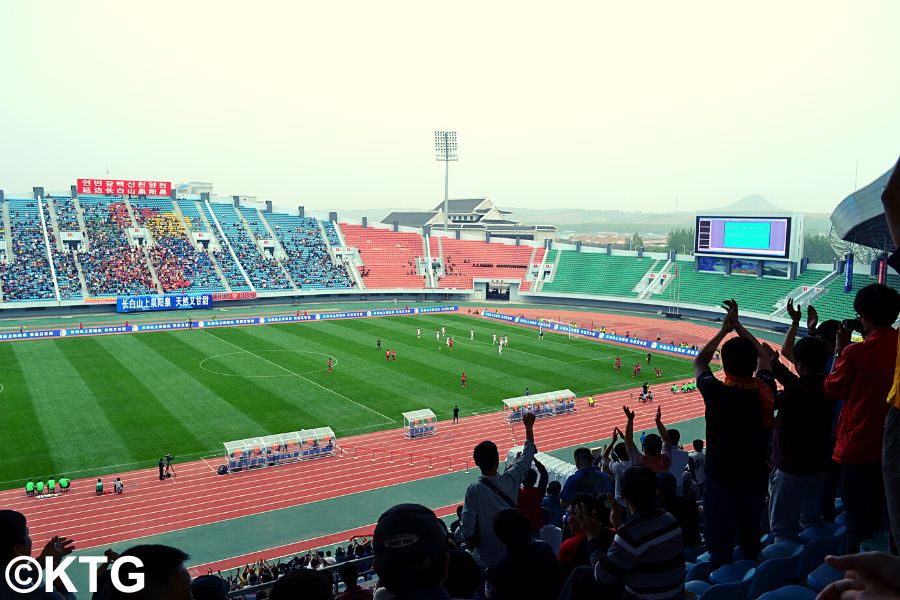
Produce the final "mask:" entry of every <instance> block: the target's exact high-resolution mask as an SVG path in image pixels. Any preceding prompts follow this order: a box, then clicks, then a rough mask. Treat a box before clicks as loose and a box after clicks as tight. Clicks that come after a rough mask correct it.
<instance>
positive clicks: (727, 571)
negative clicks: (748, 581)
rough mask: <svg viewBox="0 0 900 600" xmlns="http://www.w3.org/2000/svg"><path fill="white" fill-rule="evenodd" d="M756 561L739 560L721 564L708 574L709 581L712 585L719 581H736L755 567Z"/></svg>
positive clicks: (719, 582)
mask: <svg viewBox="0 0 900 600" xmlns="http://www.w3.org/2000/svg"><path fill="white" fill-rule="evenodd" d="M756 566H757V563H756V562H755V561H752V560H739V561H736V562H733V563H731V564H727V565H722V566H721V567H719V568H718V569H716V570H715V571H713V572H712V573H710V574H709V582H710V583H712V584H713V585H718V584H721V583H738V582H739V581H741V580H743V579H744V577H745V575H746V574H747V573H749V572H750V571H752V570H753V569H755V568H756Z"/></svg>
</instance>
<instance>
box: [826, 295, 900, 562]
mask: <svg viewBox="0 0 900 600" xmlns="http://www.w3.org/2000/svg"><path fill="white" fill-rule="evenodd" d="M853 308H854V310H856V313H857V314H858V315H859V320H860V321H861V323H862V330H863V331H862V333H863V338H864V339H863V341H862V342H861V343H859V344H851V343H850V335H851V334H852V329H850V328H848V327H847V325H849V324H850V323H848V322H847V321H845V322H844V323H842V324H841V328H840V330H839V331H838V335H837V341H836V344H835V361H834V367H832V370H831V373H830V374H829V375H828V377H827V378H826V379H825V394H826V395H827V396H828V397H829V398H831V400H833V401H835V402H837V401H839V400H841V399H845V403H844V408H843V410H841V416H840V418H839V419H838V423H837V428H836V430H835V437H836V442H835V447H834V461H835V462H836V463H838V464H839V465H840V466H841V490H842V498H843V501H844V507H845V509H846V512H847V552H848V553H851V554H852V553H856V552H859V544H860V542H862V541H863V540H865V539H866V538H868V537H869V536H871V535H872V534H875V533H878V532H879V531H881V529H882V523H883V519H884V512H885V508H886V505H885V494H884V479H883V477H882V471H881V458H882V457H881V451H882V438H883V433H884V423H885V417H886V416H887V412H888V407H889V405H888V404H887V402H886V400H887V398H888V394H889V393H890V391H891V385H892V383H893V372H894V365H895V361H896V358H897V331H896V330H894V329H893V328H892V327H891V325H892V324H893V323H894V321H896V320H897V315H898V314H900V294H898V293H897V290H894V289H892V288H889V287H887V286H885V285H881V284H878V283H873V284H872V285H867V286H866V287H864V288H862V289H861V290H859V292H857V294H856V298H855V299H854V301H853ZM857 327H858V324H857Z"/></svg>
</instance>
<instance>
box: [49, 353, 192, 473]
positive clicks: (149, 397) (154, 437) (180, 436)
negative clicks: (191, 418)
mask: <svg viewBox="0 0 900 600" xmlns="http://www.w3.org/2000/svg"><path fill="white" fill-rule="evenodd" d="M113 339H114V338H112V337H109V338H104V337H98V338H86V339H82V340H79V342H80V344H78V345H75V344H68V343H66V340H64V341H60V342H59V343H58V344H59V349H60V350H61V351H62V353H63V355H64V356H65V358H66V360H67V361H68V362H69V363H70V364H71V365H72V367H73V368H74V369H75V370H76V371H78V373H79V375H80V376H81V378H82V380H83V381H84V382H85V384H86V385H87V387H88V388H89V389H90V390H91V391H92V392H93V395H94V397H95V398H96V402H97V406H99V407H100V409H101V410H102V411H103V412H104V413H105V414H106V416H107V418H108V420H109V422H110V424H111V425H112V427H113V430H114V431H117V432H121V434H122V440H123V441H124V444H125V446H126V447H127V448H128V449H129V450H130V455H131V456H132V457H134V458H136V459H138V460H149V459H150V458H151V457H152V456H154V455H159V456H162V454H164V453H165V452H169V451H172V449H173V448H177V447H181V448H198V447H201V446H202V443H201V442H200V440H199V439H197V437H196V436H194V434H193V433H191V431H190V430H188V429H187V427H185V426H184V425H183V424H182V423H181V421H180V420H179V419H178V417H176V416H175V415H173V414H172V413H171V412H170V411H169V410H168V408H167V407H166V406H165V405H164V404H163V403H162V402H161V401H160V400H159V398H157V396H156V391H154V390H151V389H150V388H148V387H147V386H145V385H144V384H143V383H141V381H140V380H138V379H137V377H135V376H134V374H133V373H132V372H131V369H130V367H134V368H141V367H142V363H141V362H140V361H128V359H127V358H126V362H123V361H121V360H119V358H117V357H116V356H115V355H114V354H113V353H112V352H110V350H109V349H108V348H107V344H109V343H110V342H111V341H112V340H113ZM113 456H115V455H113ZM117 462H126V461H125V460H121V461H117Z"/></svg>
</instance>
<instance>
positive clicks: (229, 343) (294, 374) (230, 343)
mask: <svg viewBox="0 0 900 600" xmlns="http://www.w3.org/2000/svg"><path fill="white" fill-rule="evenodd" d="M200 331H202V332H203V333H205V334H206V335H210V336H212V337H214V338H216V339H217V340H219V341H220V342H225V343H226V344H228V345H229V346H232V347H234V348H237V349H238V350H240V351H242V352H246V353H247V354H249V355H251V356H255V357H256V358H258V359H259V360H262V361H265V362H267V363H269V364H270V365H273V366H275V367H278V368H279V369H283V370H285V371H287V372H288V373H290V374H291V375H293V376H295V377H299V378H300V379H302V380H303V381H306V382H308V383H311V384H313V385H314V386H316V387H319V388H322V389H323V390H325V391H326V392H330V393H332V394H334V395H335V396H338V397H339V398H343V399H344V400H346V401H347V402H351V403H353V404H355V405H357V406H358V407H360V408H364V409H366V410H367V411H369V412H371V413H375V414H376V415H378V416H379V417H382V418H383V419H387V421H388V422H389V423H395V421H394V420H393V419H391V418H390V417H389V416H387V415H386V414H384V413H380V412H378V411H377V410H375V409H374V408H369V407H368V406H366V405H365V404H360V403H359V402H357V401H356V400H353V399H351V398H348V397H347V396H345V395H343V394H341V393H340V392H336V391H334V390H332V389H331V388H327V387H325V386H324V385H321V384H318V383H316V382H315V381H313V380H312V379H308V378H306V377H304V376H303V375H300V374H299V373H295V372H294V371H291V370H290V369H288V368H287V367H282V366H281V365H279V364H278V363H275V362H272V361H271V360H269V359H267V358H263V357H262V356H260V355H259V354H256V353H254V352H250V351H249V350H247V349H246V348H242V347H240V346H238V345H237V344H235V343H233V342H229V341H228V340H226V339H222V338H220V337H219V336H217V335H215V334H212V333H210V332H209V331H207V330H206V329H201V330H200ZM386 424H387V423H384V425H386Z"/></svg>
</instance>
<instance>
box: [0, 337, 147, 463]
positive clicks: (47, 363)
mask: <svg viewBox="0 0 900 600" xmlns="http://www.w3.org/2000/svg"><path fill="white" fill-rule="evenodd" d="M68 341H71V340H53V341H43V340H42V341H40V342H35V343H28V342H23V343H16V344H14V345H13V346H14V351H15V353H16V357H17V358H18V361H19V365H20V367H21V369H22V373H23V375H24V378H25V383H26V385H27V386H28V390H29V393H30V395H31V397H32V398H35V399H36V402H35V403H34V408H35V413H36V414H37V419H38V422H39V423H40V426H41V429H42V430H43V432H44V438H43V440H42V441H44V442H45V443H46V445H47V449H48V450H49V451H50V455H51V457H52V460H51V461H50V462H49V463H47V464H45V465H40V466H41V467H43V468H44V469H49V468H53V469H54V470H56V471H59V470H62V471H65V472H71V471H74V470H77V469H81V468H84V467H85V466H89V465H92V464H93V463H94V462H95V460H96V458H97V457H98V456H106V457H110V458H111V459H112V461H111V462H114V463H119V462H129V461H133V460H134V458H135V455H134V454H133V453H132V447H131V446H129V445H128V443H127V442H126V438H127V437H128V436H129V435H130V427H129V428H125V429H124V430H123V429H122V428H118V427H116V425H115V423H114V422H113V421H111V420H110V419H109V416H108V415H107V414H106V412H105V411H104V410H103V409H102V408H101V407H100V405H99V400H98V398H97V396H96V394H95V393H94V390H93V389H92V388H91V386H90V385H88V382H87V381H86V380H85V374H84V373H83V372H82V371H81V370H80V369H78V368H76V367H74V366H73V365H72V364H71V363H70V362H69V361H68V360H67V358H66V353H65V351H64V350H65V348H67V347H68V348H73V347H74V346H73V345H71V344H66V342H68ZM79 341H80V340H79ZM108 375H109V376H112V377H115V376H116V373H108ZM8 434H9V432H7V436H8ZM20 437H21V436H18V435H17V436H15V438H9V439H16V440H18V439H20ZM17 445H18V444H17ZM34 468H35V469H37V468H38V464H37V463H35V466H34ZM29 472H30V473H31V474H35V473H34V471H33V470H32V471H29ZM37 475H44V476H46V474H41V473H37ZM57 475H58V473H57ZM4 479H5V478H4Z"/></svg>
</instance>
